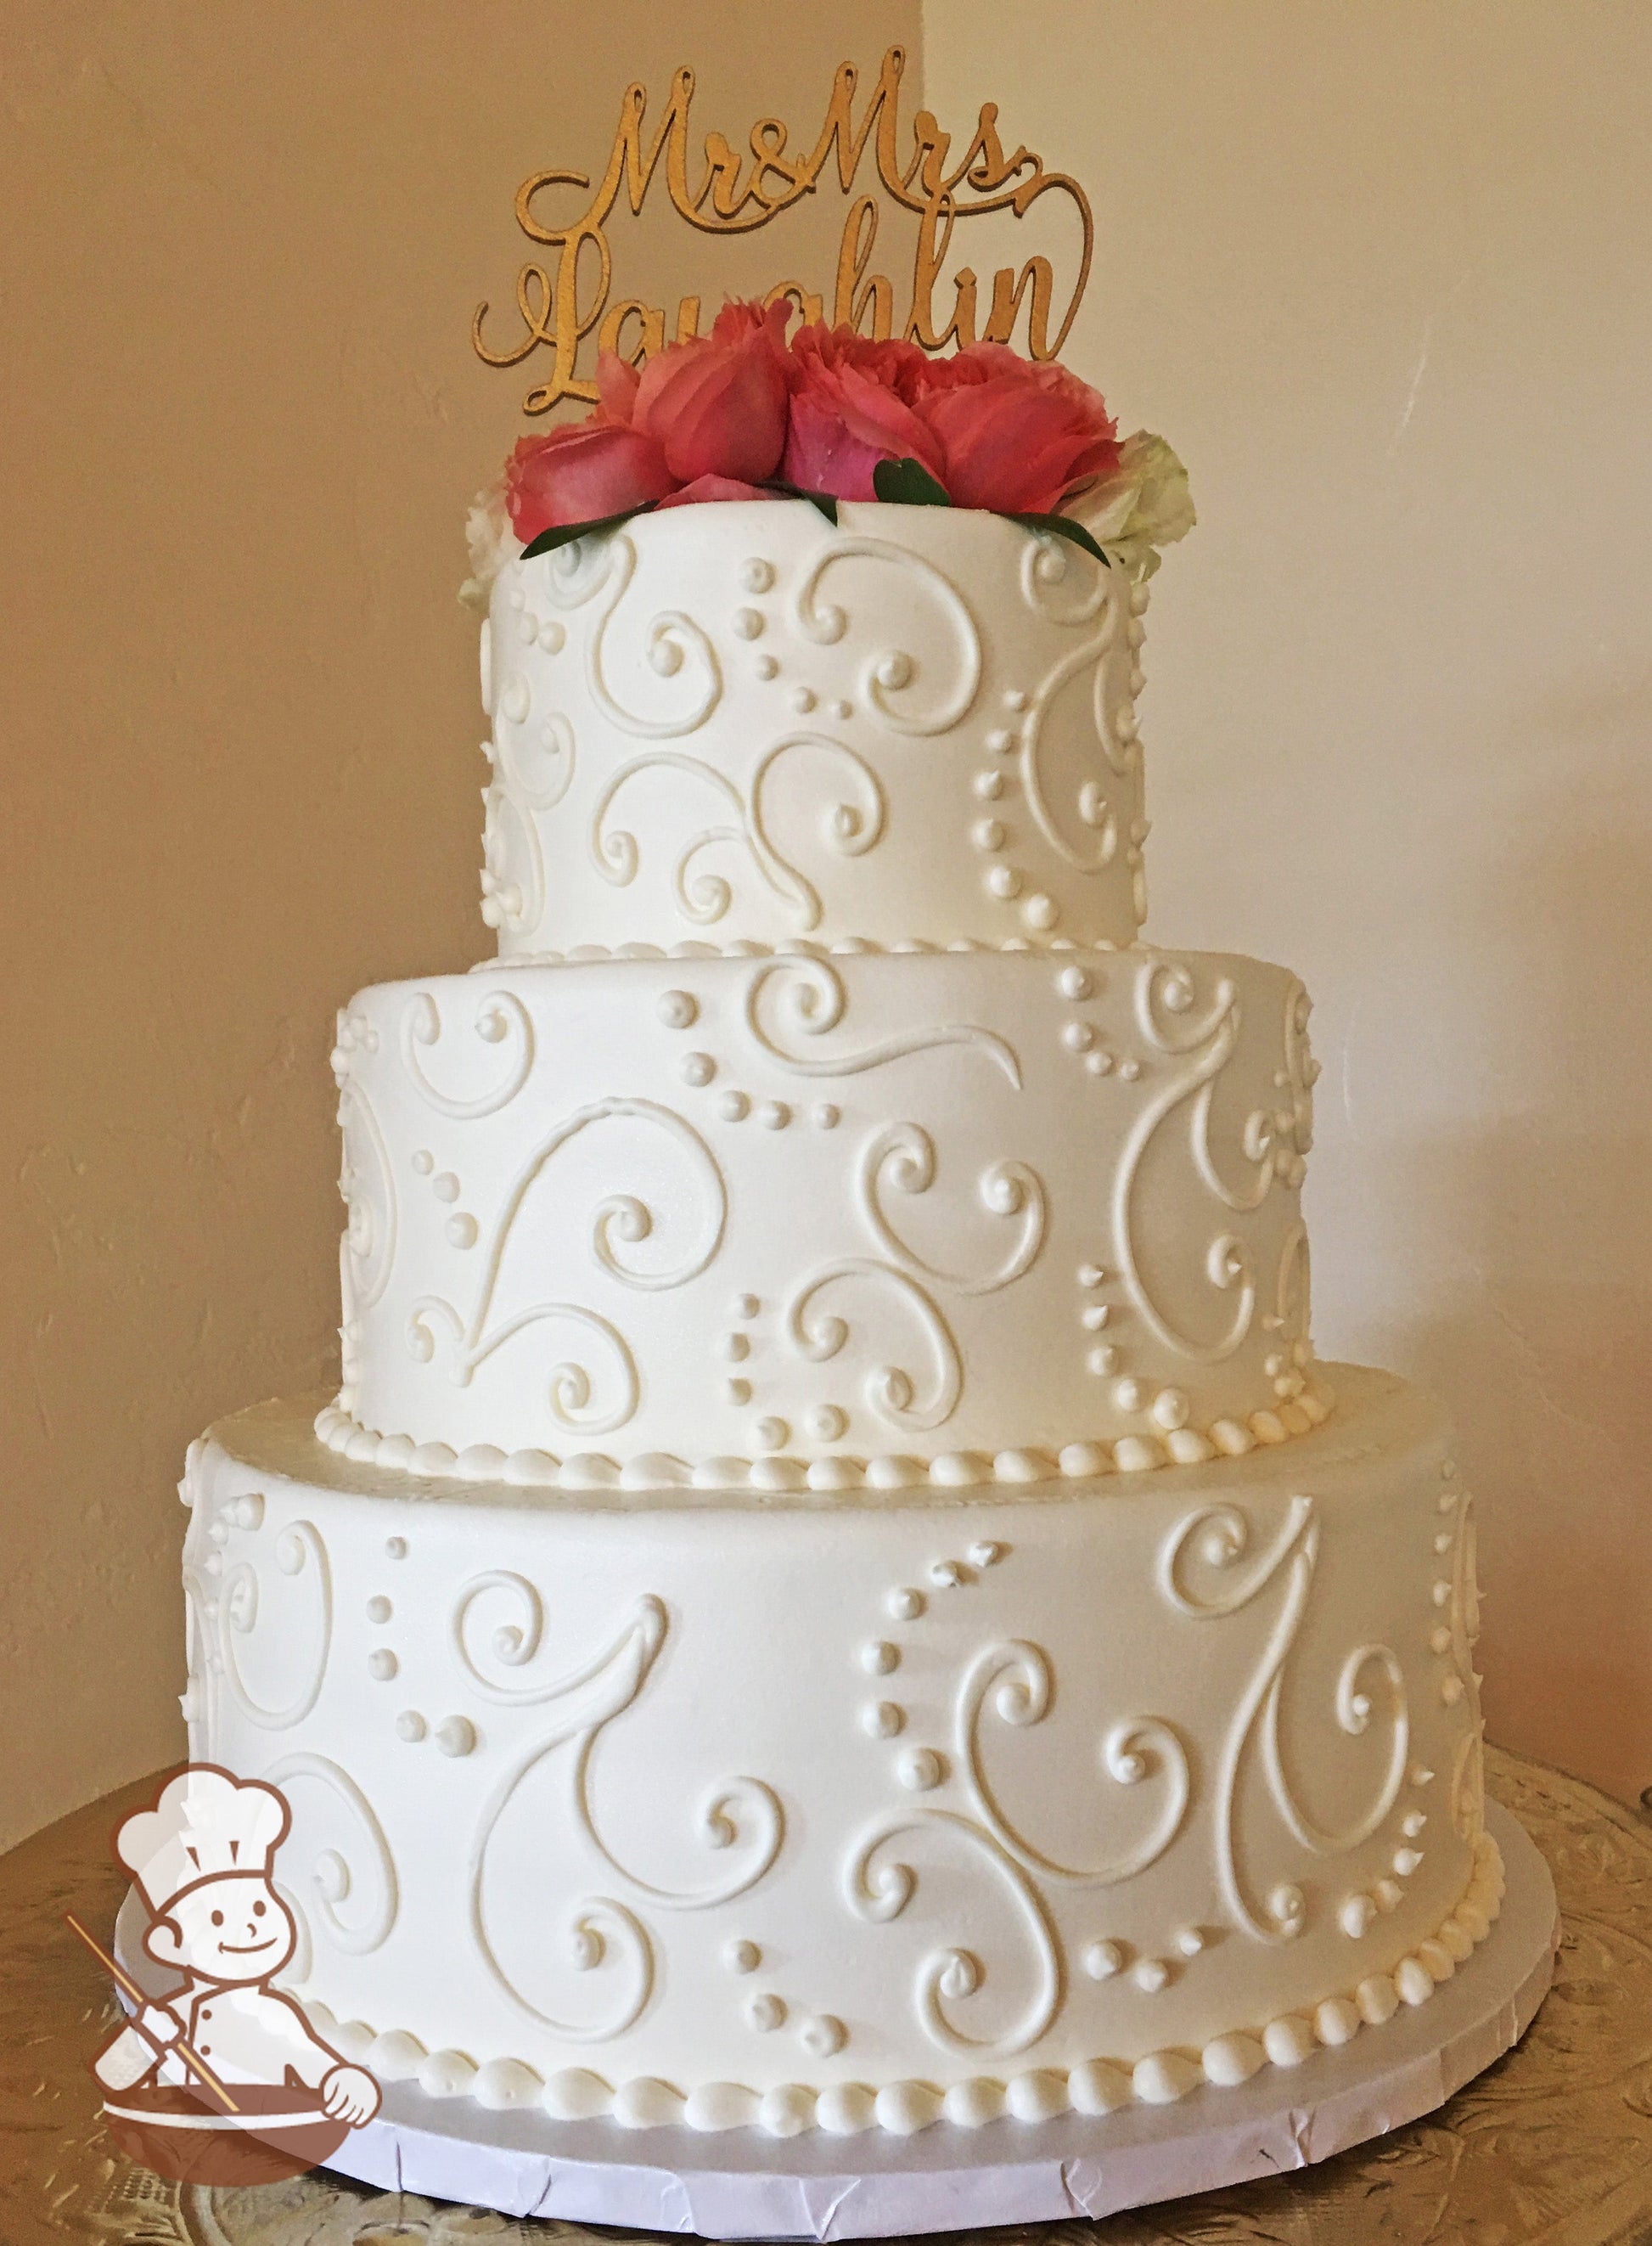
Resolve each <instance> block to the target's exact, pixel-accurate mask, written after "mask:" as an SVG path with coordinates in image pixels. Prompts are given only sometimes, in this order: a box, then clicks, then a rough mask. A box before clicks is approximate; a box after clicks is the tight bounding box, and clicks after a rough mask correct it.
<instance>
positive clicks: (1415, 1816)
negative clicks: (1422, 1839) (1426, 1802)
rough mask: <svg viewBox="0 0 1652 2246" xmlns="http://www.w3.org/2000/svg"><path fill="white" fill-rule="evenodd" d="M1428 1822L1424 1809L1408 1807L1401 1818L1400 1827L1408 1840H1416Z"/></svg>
mask: <svg viewBox="0 0 1652 2246" xmlns="http://www.w3.org/2000/svg"><path fill="white" fill-rule="evenodd" d="M1427 1822H1428V1818H1427V1816H1426V1814H1424V1812H1423V1811H1422V1810H1420V1809H1408V1810H1407V1811H1406V1813H1405V1814H1404V1817H1402V1818H1401V1820H1400V1827H1399V1829H1400V1831H1401V1832H1402V1833H1404V1835H1405V1837H1406V1839H1407V1840H1408V1841H1414V1840H1415V1839H1416V1838H1417V1834H1419V1833H1420V1832H1421V1831H1422V1829H1423V1827H1424V1825H1426V1824H1427Z"/></svg>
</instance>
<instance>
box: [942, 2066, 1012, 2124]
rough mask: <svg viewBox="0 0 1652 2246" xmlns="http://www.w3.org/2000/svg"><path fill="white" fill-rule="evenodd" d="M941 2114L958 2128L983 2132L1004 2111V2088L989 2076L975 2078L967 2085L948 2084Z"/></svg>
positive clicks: (971, 2078) (963, 2083)
mask: <svg viewBox="0 0 1652 2246" xmlns="http://www.w3.org/2000/svg"><path fill="white" fill-rule="evenodd" d="M941 2110H942V2116H943V2118H944V2119H945V2120H948V2121H950V2122H951V2123H952V2125H953V2127H955V2128H958V2129H982V2128H985V2127H986V2125H987V2123H988V2122H989V2121H996V2120H1000V2119H1001V2118H1002V2116H1003V2112H1004V2086H1003V2083H1002V2082H996V2081H995V2080H994V2079H993V2078H992V2077H991V2076H990V2075H988V2074H976V2075H972V2076H971V2077H970V2079H969V2081H968V2082H954V2083H949V2084H948V2087H947V2094H946V2096H945V2098H944V2099H943V2100H942V2108H941Z"/></svg>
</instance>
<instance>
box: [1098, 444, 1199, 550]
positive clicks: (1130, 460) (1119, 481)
mask: <svg viewBox="0 0 1652 2246" xmlns="http://www.w3.org/2000/svg"><path fill="white" fill-rule="evenodd" d="M1074 512H1075V514H1077V516H1078V520H1079V521H1081V522H1082V523H1083V524H1084V528H1085V529H1086V530H1087V531H1088V532H1089V533H1090V534H1091V537H1092V538H1093V539H1094V540H1095V541H1096V543H1097V544H1098V546H1104V547H1105V548H1106V549H1107V552H1108V555H1110V556H1111V557H1112V559H1113V560H1115V561H1118V563H1120V564H1121V566H1122V567H1123V568H1125V569H1127V570H1128V571H1129V572H1130V574H1131V575H1132V576H1133V577H1151V576H1152V574H1153V572H1154V570H1155V569H1157V568H1158V567H1159V548H1160V547H1163V546H1173V545H1174V543H1175V542H1176V541H1177V540H1178V539H1179V538H1186V535H1187V533H1188V532H1189V531H1190V530H1191V529H1192V528H1193V525H1194V523H1195V522H1196V521H1198V519H1199V518H1198V517H1197V515H1196V514H1194V513H1193V497H1192V494H1191V493H1190V492H1189V491H1188V488H1187V471H1186V468H1185V467H1183V466H1182V464H1181V462H1180V460H1179V459H1177V457H1176V455H1175V453H1173V452H1172V450H1171V448H1170V446H1168V445H1167V444H1166V442H1165V440H1164V439H1163V438H1162V437H1155V436H1154V435H1153V433H1152V431H1151V430H1149V429H1138V430H1137V432H1136V433H1135V435H1134V436H1133V437H1126V438H1125V441H1124V443H1123V444H1122V445H1121V446H1119V448H1118V469H1117V472H1116V473H1114V474H1112V475H1111V476H1109V477H1108V479H1107V480H1106V481H1105V483H1100V484H1097V485H1096V486H1095V487H1093V488H1092V489H1091V490H1090V491H1087V492H1086V493H1084V497H1083V499H1082V500H1080V501H1079V503H1078V507H1076V508H1075V510H1074Z"/></svg>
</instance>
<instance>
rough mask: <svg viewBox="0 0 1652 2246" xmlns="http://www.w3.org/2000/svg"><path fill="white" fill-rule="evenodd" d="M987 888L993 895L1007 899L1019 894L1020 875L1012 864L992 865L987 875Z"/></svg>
mask: <svg viewBox="0 0 1652 2246" xmlns="http://www.w3.org/2000/svg"><path fill="white" fill-rule="evenodd" d="M987 888H988V890H989V893H990V895H993V896H995V897H999V898H1003V899H1004V900H1005V901H1008V900H1009V899H1010V897H1017V896H1019V895H1021V876H1020V875H1019V874H1018V873H1016V869H1015V868H1014V867H1013V866H994V867H993V868H992V869H991V871H990V872H989V874H988V875H987Z"/></svg>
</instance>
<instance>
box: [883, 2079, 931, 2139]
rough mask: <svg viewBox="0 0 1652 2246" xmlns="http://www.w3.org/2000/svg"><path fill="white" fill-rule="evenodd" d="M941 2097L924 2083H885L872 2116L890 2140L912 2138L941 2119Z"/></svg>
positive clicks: (929, 2085)
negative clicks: (885, 2131)
mask: <svg viewBox="0 0 1652 2246" xmlns="http://www.w3.org/2000/svg"><path fill="white" fill-rule="evenodd" d="M942 2095H943V2093H942V2092H941V2091H940V2090H939V2089H937V2088H936V2087H935V2085H934V2084H933V2083H928V2082H886V2083H885V2084H884V2086H883V2087H882V2089H881V2090H880V2091H879V2093H878V2094H877V2102H876V2104H875V2106H874V2109H873V2110H874V2113H875V2114H876V2117H877V2122H878V2127H880V2129H887V2131H888V2132H889V2134H890V2135H891V2136H893V2137H911V2136H915V2135H916V2134H917V2132H918V2131H919V2130H920V2129H928V2128H929V2127H931V2126H932V2125H933V2124H934V2123H935V2122H936V2121H938V2120H940V2119H941V2114H942Z"/></svg>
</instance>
